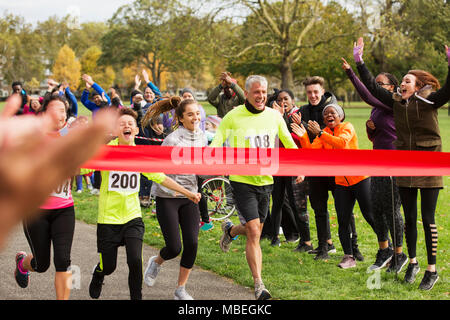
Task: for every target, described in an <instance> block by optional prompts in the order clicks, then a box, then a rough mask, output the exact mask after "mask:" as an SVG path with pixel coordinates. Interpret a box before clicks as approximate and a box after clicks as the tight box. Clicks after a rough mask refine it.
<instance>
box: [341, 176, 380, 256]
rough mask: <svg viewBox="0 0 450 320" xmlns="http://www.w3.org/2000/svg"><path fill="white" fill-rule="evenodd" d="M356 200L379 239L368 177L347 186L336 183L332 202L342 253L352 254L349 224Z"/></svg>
mask: <svg viewBox="0 0 450 320" xmlns="http://www.w3.org/2000/svg"><path fill="white" fill-rule="evenodd" d="M356 201H358V204H359V208H360V209H361V213H362V215H363V217H364V219H365V220H366V221H367V223H369V225H370V226H371V227H372V229H373V230H374V231H375V233H376V234H377V238H378V241H381V240H380V234H379V232H377V230H376V227H375V223H374V220H373V215H372V208H371V199H370V178H367V179H364V180H362V181H360V182H358V183H357V184H355V185H352V186H349V187H345V186H341V185H336V190H335V199H334V203H335V206H336V214H337V218H338V224H339V240H340V241H341V245H342V249H343V250H344V253H345V254H349V255H353V248H352V240H351V233H350V230H351V229H350V228H349V224H350V221H351V218H352V215H353V207H354V206H355V202H356Z"/></svg>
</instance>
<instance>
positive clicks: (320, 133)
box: [317, 130, 323, 138]
mask: <svg viewBox="0 0 450 320" xmlns="http://www.w3.org/2000/svg"><path fill="white" fill-rule="evenodd" d="M322 133H323V130H320V131H319V134H318V135H317V136H318V137H319V138H320V136H321V135H322Z"/></svg>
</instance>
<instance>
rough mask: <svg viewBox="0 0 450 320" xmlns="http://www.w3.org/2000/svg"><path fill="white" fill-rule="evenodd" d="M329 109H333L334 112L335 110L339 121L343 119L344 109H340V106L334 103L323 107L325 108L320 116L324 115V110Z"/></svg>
mask: <svg viewBox="0 0 450 320" xmlns="http://www.w3.org/2000/svg"><path fill="white" fill-rule="evenodd" d="M330 107H331V108H334V110H336V112H337V113H338V115H339V118H340V119H341V121H343V120H344V119H345V113H344V109H342V107H341V106H340V105H338V104H335V103H332V104H329V105H327V106H325V108H323V111H322V116H323V115H325V110H326V109H328V108H330Z"/></svg>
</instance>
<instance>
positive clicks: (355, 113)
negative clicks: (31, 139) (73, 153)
mask: <svg viewBox="0 0 450 320" xmlns="http://www.w3.org/2000/svg"><path fill="white" fill-rule="evenodd" d="M202 105H203V106H204V107H205V110H206V112H207V113H208V114H213V113H214V111H215V109H214V108H213V107H212V106H210V105H209V104H208V103H202ZM359 106H360V105H359ZM1 107H2V105H1V104H0V110H1ZM352 107H354V106H353V105H352ZM86 111H87V112H86ZM80 114H86V115H90V112H89V111H88V110H87V109H85V108H84V107H82V106H80ZM346 114H347V119H346V120H347V121H349V122H351V123H352V124H353V125H354V126H355V129H356V132H357V134H358V137H359V144H360V148H361V149H371V143H370V141H369V140H368V139H367V136H366V133H365V121H366V120H367V118H368V116H369V114H370V109H369V108H350V109H347V110H346ZM439 121H440V128H441V136H442V138H443V151H445V152H449V151H450V138H449V137H450V117H449V116H448V115H447V110H446V109H442V110H440V113H439ZM444 184H445V187H444V189H443V190H442V191H441V193H440V195H439V200H438V204H437V209H436V222H437V226H438V233H439V244H438V260H437V268H438V272H439V275H440V279H439V281H438V282H437V284H436V285H435V287H434V288H433V290H431V291H430V292H423V291H420V290H418V289H417V287H418V285H419V283H420V280H421V278H422V276H423V274H424V270H425V268H426V250H425V240H424V235H423V229H422V224H421V219H420V215H419V220H418V225H417V227H418V243H417V258H418V260H419V263H420V266H421V271H420V273H419V275H418V278H417V280H416V283H415V284H413V285H406V284H404V283H402V281H401V280H402V279H403V277H404V271H403V272H402V273H401V274H400V275H399V277H398V279H397V278H396V277H395V276H393V275H390V274H387V273H386V272H385V270H382V271H381V273H380V274H378V275H375V274H368V273H366V269H367V267H368V266H369V265H370V264H371V263H373V261H374V258H375V254H376V250H377V240H376V237H375V234H374V233H373V232H372V231H371V229H370V227H369V226H368V224H367V223H366V222H365V220H364V218H363V217H362V215H361V213H360V210H359V207H358V205H356V206H355V210H354V212H355V213H356V228H357V231H358V240H359V246H360V249H361V252H362V253H363V255H364V256H365V261H364V262H358V265H357V267H356V268H355V269H349V270H341V269H339V268H338V267H337V264H338V263H339V261H340V259H341V257H342V255H343V253H342V248H341V246H340V243H339V238H338V226H337V219H336V212H335V210H334V204H333V200H332V197H330V200H329V206H328V207H329V209H330V224H331V233H332V238H333V240H334V243H335V245H336V248H337V250H338V252H337V253H336V254H332V255H331V258H330V259H329V260H328V261H326V262H324V261H314V260H313V256H312V255H309V254H299V253H294V252H292V250H293V249H294V248H295V246H296V244H292V243H287V242H283V243H282V245H281V247H279V248H278V247H276V248H273V247H271V246H270V242H269V241H268V240H262V241H261V247H262V252H263V279H264V282H265V284H266V286H267V287H268V289H269V290H270V291H271V293H272V295H273V296H274V298H275V299H283V300H294V299H300V300H303V299H314V300H322V299H326V300H448V299H449V298H450V296H449V295H450V290H449V288H450V286H449V282H450V280H449V276H450V245H449V243H450V232H449V230H450V222H449V219H448V215H449V214H450V209H449V208H450V191H449V188H448V187H449V186H450V177H444ZM74 198H75V207H76V215H77V218H78V219H80V220H83V221H86V222H88V223H91V224H95V223H96V218H97V199H98V198H97V196H91V195H89V194H88V193H87V192H84V193H82V194H77V193H74ZM419 206H420V202H419ZM309 212H310V226H311V237H312V239H313V241H314V245H317V241H316V227H315V222H314V217H313V212H312V210H311V208H309ZM143 217H144V222H145V225H146V234H145V239H144V241H145V242H146V243H147V244H149V245H151V246H153V247H156V248H161V247H163V246H164V239H163V236H162V234H161V230H160V228H159V225H158V222H157V220H156V217H155V215H153V214H151V213H150V210H149V209H145V210H143ZM232 220H234V221H235V223H237V219H236V217H233V219H232ZM214 225H215V227H214V229H213V230H211V231H208V232H203V231H201V232H200V236H199V247H198V255H197V260H196V266H198V267H202V268H204V269H207V270H211V271H212V272H214V273H217V274H219V275H222V276H225V277H227V278H230V279H232V280H233V281H235V282H236V283H238V284H241V285H244V286H247V287H253V281H252V277H251V273H250V269H249V268H248V265H247V262H246V259H245V237H240V238H239V239H238V240H236V241H234V242H233V244H232V247H231V250H230V252H228V253H226V254H225V253H223V252H222V251H221V250H220V248H219V245H218V242H219V238H220V236H221V231H220V223H217V222H215V223H214ZM282 240H284V238H283V237H282ZM74 245H75V246H76V245H77V244H76V243H74ZM404 249H405V252H406V242H405V244H404ZM144 258H145V259H147V258H148V257H144ZM194 270H195V269H194ZM194 272H195V271H194ZM377 276H378V279H379V283H380V285H381V288H380V289H374V288H373V286H372V287H370V286H368V285H367V281H368V280H371V279H372V278H376V277H377ZM370 277H372V278H370ZM369 282H370V281H369ZM370 283H372V284H374V283H376V282H370ZM371 288H372V289H371Z"/></svg>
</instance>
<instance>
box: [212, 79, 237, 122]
mask: <svg viewBox="0 0 450 320" xmlns="http://www.w3.org/2000/svg"><path fill="white" fill-rule="evenodd" d="M219 81H220V83H219V85H218V86H217V87H215V88H214V89H213V90H212V91H211V92H210V93H209V95H208V102H209V103H210V104H212V105H213V106H214V107H215V108H216V109H217V115H218V116H219V117H220V118H223V117H224V116H225V115H226V114H227V113H228V112H229V111H230V110H232V109H233V108H234V107H237V106H240V105H242V104H244V102H245V95H244V91H243V90H242V89H241V88H240V87H239V85H238V84H237V81H236V79H233V78H231V75H230V73H229V72H222V74H221V75H220V78H219Z"/></svg>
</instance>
